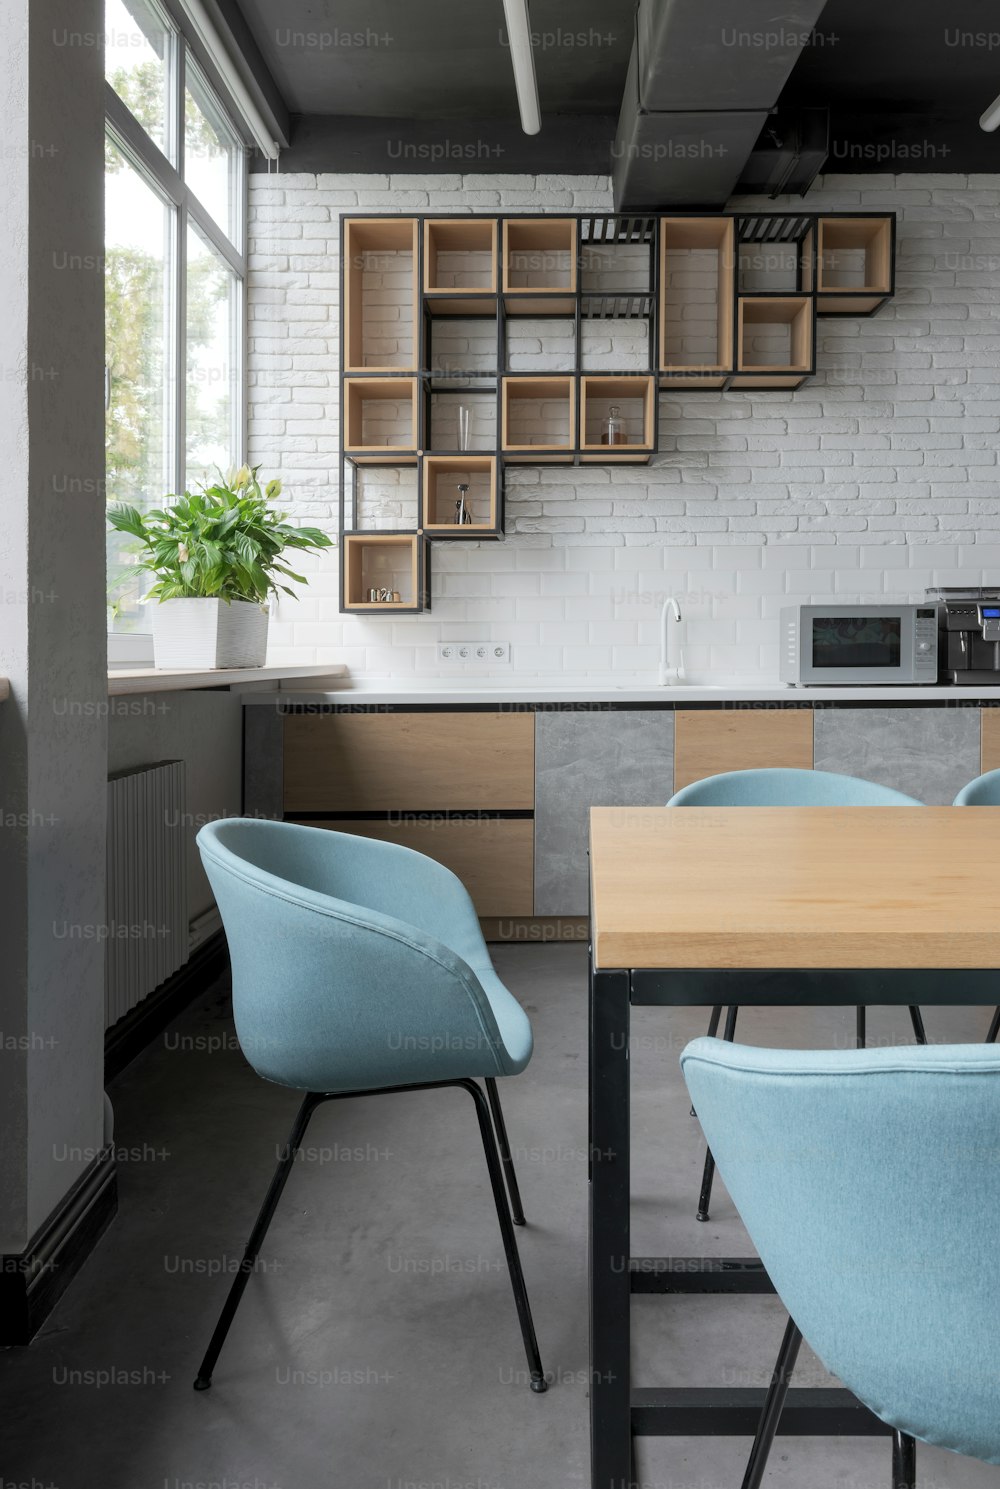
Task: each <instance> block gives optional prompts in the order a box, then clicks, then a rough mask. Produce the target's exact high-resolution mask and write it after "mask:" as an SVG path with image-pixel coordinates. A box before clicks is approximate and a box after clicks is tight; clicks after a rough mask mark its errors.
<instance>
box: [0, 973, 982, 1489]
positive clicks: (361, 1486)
mask: <svg viewBox="0 0 1000 1489" xmlns="http://www.w3.org/2000/svg"><path fill="white" fill-rule="evenodd" d="M495 960H496V965H497V968H498V970H499V972H500V974H501V976H503V977H504V979H505V980H506V981H507V982H508V984H509V986H510V987H511V988H512V990H513V991H514V992H515V993H516V994H517V996H518V997H519V998H520V1000H521V1002H522V1003H523V1004H524V1006H525V1008H526V1009H528V1011H529V1012H530V1014H531V1017H532V1021H533V1023H534V1027H535V1038H536V1054H535V1058H534V1060H533V1062H532V1064H531V1066H530V1067H529V1070H528V1071H527V1072H526V1074H525V1075H523V1076H521V1077H520V1078H518V1079H517V1080H514V1081H509V1082H504V1083H501V1092H502V1097H503V1100H504V1103H505V1108H506V1114H507V1123H508V1128H509V1131H510V1136H511V1142H512V1145H513V1147H514V1150H515V1161H516V1163H517V1165H518V1172H519V1176H520V1181H521V1189H522V1193H523V1196H524V1203H525V1210H526V1212H527V1215H528V1222H529V1224H528V1227H527V1229H526V1230H524V1231H522V1232H521V1233H520V1242H521V1254H522V1257H523V1260H524V1267H525V1272H526V1276H527V1282H528V1288H529V1291H530V1294H531V1300H532V1304H533V1307H534V1312H535V1321H536V1326H537V1330H538V1336H539V1342H540V1345H541V1351H542V1358H543V1361H544V1364H545V1366H546V1369H547V1370H548V1371H549V1372H551V1374H552V1375H553V1377H554V1379H553V1384H552V1388H551V1389H550V1390H549V1392H548V1393H547V1394H546V1395H544V1396H535V1395H533V1394H532V1393H531V1392H530V1391H529V1390H528V1389H527V1386H526V1384H525V1381H524V1356H523V1352H522V1349H521V1341H520V1336H519V1333H518V1329H517V1322H516V1317H515V1313H514V1307H513V1302H512V1299H511V1294H510V1288H509V1285H508V1281H507V1276H506V1273H505V1270H504V1266H503V1257H502V1251H501V1248H500V1242H499V1234H498V1230H497V1224H496V1217H495V1213H494V1211H493V1207H492V1200H491V1197H490V1193H489V1188H488V1181H487V1178H486V1173H485V1169H484V1165H483V1160H482V1151H481V1148H480V1147H479V1137H478V1130H477V1127H476V1122H475V1117H474V1113H473V1109H472V1104H471V1102H470V1101H469V1099H468V1097H467V1096H465V1095H464V1094H462V1093H460V1092H440V1093H424V1094H420V1095H413V1096H394V1097H382V1098H377V1099H374V1098H370V1099H369V1098H366V1099H363V1100H358V1101H353V1102H348V1103H344V1104H342V1105H338V1106H329V1107H325V1108H321V1110H320V1111H319V1113H318V1114H317V1116H316V1117H315V1118H314V1121H313V1125H312V1128H311V1130H310V1133H309V1136H308V1139H307V1141H308V1144H309V1148H308V1152H307V1154H306V1156H305V1158H304V1159H303V1161H302V1162H301V1163H300V1165H299V1166H298V1167H297V1169H296V1171H295V1172H294V1173H293V1175H292V1177H291V1180H290V1182H289V1185H288V1188H287V1189H286V1191H285V1197H284V1199H283V1201H282V1205H281V1207H280V1209H279V1211H278V1214H277V1217H276V1219H275V1221H274V1224H273V1225H272V1228H271V1232H270V1235H269V1237H268V1241H267V1244H266V1248H265V1252H264V1255H263V1256H262V1258H261V1263H260V1266H259V1273H258V1275H256V1276H254V1277H253V1278H252V1279H251V1281H250V1285H249V1287H248V1290H247V1294H246V1297H245V1299H244V1302H243V1305H242V1308H241V1311H240V1313H239V1315H238V1317H237V1320H236V1323H235V1325H234V1327H233V1330H232V1333H231V1334H230V1337H229V1341H228V1343H227V1346H226V1349H225V1351H224V1352H223V1355H222V1358H221V1360H220V1362H219V1366H218V1368H217V1371H216V1375H215V1384H214V1386H213V1389H212V1390H211V1391H210V1392H208V1393H207V1394H203V1395H199V1394H196V1393H195V1392H194V1391H192V1389H191V1381H192V1378H193V1376H194V1373H195V1368H196V1366H197V1363H198V1361H199V1358H200V1355H201V1352H202V1350H203V1348H204V1346H205V1344H206V1342H207V1339H208V1336H209V1334H210V1332H211V1329H212V1326H213V1324H214V1322H215V1318H216V1315H217V1313H218V1309H219V1307H220V1305H221V1302H222V1298H223V1296H224V1293H225V1290H226V1287H227V1282H228V1278H227V1277H225V1276H223V1275H221V1271H220V1269H221V1268H224V1267H232V1266H235V1265H236V1263H237V1262H238V1259H239V1256H240V1254H241V1249H242V1245H243V1242H244V1239H245V1237H246V1234H247V1231H248V1229H249V1226H250V1224H251V1222H252V1219H253V1216H254V1214H255V1213H256V1210H257V1207H258V1205H259V1202H260V1200H261V1198H262V1196H263V1193H264V1190H265V1188H266V1185H267V1182H268V1178H269V1176H270V1173H271V1170H272V1168H273V1165H274V1162H275V1157H276V1149H277V1147H279V1146H280V1145H281V1144H282V1143H283V1142H284V1139H285V1137H286V1134H287V1131H288V1128H289V1126H290V1123H291V1120H292V1116H293V1114H294V1111H295V1108H296V1105H297V1098H296V1096H295V1094H294V1093H293V1092H290V1091H285V1090H283V1089H281V1088H279V1087H276V1086H269V1085H267V1084H265V1082H263V1081H261V1080H259V1079H258V1078H257V1077H256V1076H255V1075H254V1074H253V1073H252V1072H251V1071H250V1069H249V1068H248V1067H247V1065H246V1064H245V1062H244V1061H243V1058H242V1056H241V1055H240V1053H239V1051H238V1049H237V1048H236V1045H235V1040H234V1037H233V1033H232V1025H231V1022H230V1018H229V1014H228V1007H227V998H226V993H225V989H224V988H221V987H220V988H218V989H216V990H214V991H213V992H212V993H211V994H210V995H209V996H207V997H206V998H205V999H203V1000H202V1001H201V1003H200V1004H198V1005H196V1006H195V1007H193V1008H192V1009H190V1010H189V1011H188V1013H187V1014H186V1015H185V1016H184V1017H183V1018H181V1019H180V1020H179V1021H178V1023H177V1024H176V1025H175V1026H174V1027H173V1028H172V1029H171V1030H170V1031H169V1032H168V1033H167V1034H166V1035H165V1036H164V1037H163V1039H162V1040H161V1041H159V1042H158V1043H157V1044H156V1045H155V1046H153V1047H151V1048H150V1049H149V1050H147V1051H146V1052H145V1053H144V1054H143V1055H142V1056H141V1057H140V1058H139V1059H138V1060H136V1061H135V1062H134V1064H133V1065H132V1066H131V1067H130V1068H129V1069H128V1070H127V1071H126V1072H125V1074H124V1075H123V1076H122V1077H121V1078H120V1079H119V1080H118V1081H117V1082H116V1083H115V1085H114V1087H113V1089H112V1092H111V1095H112V1099H113V1101H114V1105H115V1111H116V1118H117V1133H116V1142H117V1143H118V1145H119V1147H120V1148H121V1150H122V1151H121V1155H120V1156H121V1164H120V1186H121V1191H120V1192H121V1208H120V1214H119V1216H118V1219H117V1220H116V1222H115V1224H114V1225H113V1226H112V1228H111V1230H110V1231H109V1232H108V1234H107V1235H106V1237H105V1239H104V1240H103V1242H102V1244H101V1246H100V1248H99V1250H98V1252H97V1253H96V1254H95V1256H94V1257H93V1258H92V1259H91V1261H90V1262H89V1263H88V1265H87V1267H86V1268H85V1270H84V1271H83V1272H82V1273H81V1275H80V1276H79V1278H78V1279H77V1280H76V1282H75V1283H74V1285H73V1287H72V1288H71V1289H70V1291H69V1293H68V1295H67V1296H66V1297H65V1298H64V1299H63V1301H62V1303H61V1305H60V1307H59V1308H58V1309H57V1311H56V1312H55V1313H54V1314H53V1315H52V1317H51V1318H50V1319H49V1321H48V1323H47V1324H46V1326H45V1328H44V1329H43V1330H42V1332H41V1334H40V1335H39V1336H38V1338H37V1339H36V1340H35V1342H34V1343H33V1344H32V1345H31V1346H30V1348H27V1349H8V1350H6V1351H2V1352H0V1401H2V1427H0V1485H2V1486H3V1489H8V1486H12V1485H16V1484H21V1483H27V1484H30V1485H32V1489H34V1486H35V1485H37V1486H39V1489H41V1486H46V1489H91V1486H93V1489H98V1486H101V1489H143V1486H149V1489H190V1486H199V1489H209V1486H211V1489H324V1486H331V1489H564V1486H565V1489H572V1486H585V1485H586V1484H587V1481H588V1452H587V1308H586V1238H585V1228H584V1227H585V1214H586V1198H587V1186H586V1151H585V1145H586V1092H587V1070H586V966H585V954H584V951H583V949H582V948H581V947H579V946H553V947H543V946H521V947H506V948H497V950H496V955H495ZM927 1022H928V1029H929V1032H930V1035H931V1037H932V1038H933V1039H939V1040H940V1039H949V1040H951V1039H955V1040H975V1039H981V1038H982V1037H983V1034H984V1032H985V1028H986V1023H987V1015H986V1013H985V1012H984V1011H983V1010H962V1009H958V1010H954V1011H952V1012H949V1013H948V1014H947V1015H945V1014H942V1013H939V1012H937V1011H935V1010H930V1011H928V1013H927ZM705 1023H706V1015H705V1012H704V1011H703V1010H689V1011H685V1010H678V1011H669V1012H668V1011H658V1010H651V1009H643V1010H638V1011H637V1015H636V1018H635V1023H634V1030H633V1058H634V1080H633V1090H634V1103H633V1130H634V1153H635V1159H634V1177H633V1188H634V1228H633V1247H632V1249H633V1252H634V1253H636V1254H646V1255H655V1254H666V1253H670V1252H675V1253H678V1254H685V1253H686V1254H693V1253H696V1252H699V1251H701V1252H718V1253H733V1254H739V1253H740V1252H741V1251H746V1250H747V1249H748V1242H747V1241H746V1239H745V1236H744V1234H743V1232H742V1228H741V1226H740V1224H739V1222H738V1221H737V1220H736V1218H735V1216H734V1213H733V1209H732V1206H731V1204H730V1202H729V1199H728V1196H727V1195H726V1194H725V1191H724V1190H723V1189H722V1188H721V1186H720V1188H719V1190H718V1193H717V1202H716V1204H715V1207H714V1218H713V1220H712V1222H711V1223H710V1224H708V1225H698V1224H697V1223H696V1222H695V1220H694V1218H693V1216H694V1201H695V1196H696V1193H697V1186H698V1178H699V1173H700V1166H701V1161H702V1152H703V1149H702V1144H701V1141H700V1137H699V1133H698V1127H697V1123H696V1122H695V1121H694V1120H693V1119H692V1118H691V1117H690V1116H689V1115H688V1102H687V1097H686V1095H685V1093H684V1090H683V1088H682V1085H681V1082H680V1077H679V1072H678V1067H677V1056H678V1053H679V1051H680V1050H681V1049H682V1048H683V1046H684V1044H685V1043H686V1042H687V1040H688V1039H689V1038H690V1037H692V1036H693V1035H695V1034H698V1033H702V1032H704V1028H705ZM741 1023H742V1031H741V1032H742V1036H743V1038H744V1039H746V1040H747V1041H748V1042H755V1043H761V1044H772V1045H789V1046H798V1045H845V1046H849V1045H850V1044H851V1042H852V1040H853V1013H852V1012H851V1011H849V1010H831V1011H813V1012H810V1011H798V1010H793V1011H776V1010H748V1011H747V1012H746V1013H745V1014H743V1015H741ZM870 1035H871V1038H872V1040H873V1041H874V1040H881V1041H886V1042H890V1043H891V1042H907V1043H908V1042H909V1041H910V1031H909V1023H908V1020H907V1018H906V1015H905V1011H904V1012H903V1016H902V1018H899V1017H898V1016H897V1015H895V1014H893V1015H889V1014H887V1013H885V1012H882V1011H879V1012H872V1013H871V1014H870ZM633 1316H634V1321H635V1330H634V1333H635V1362H636V1368H637V1379H638V1380H639V1382H640V1383H645V1384H653V1383H657V1382H662V1383H678V1384H681V1383H692V1384H703V1385H710V1384H731V1385H732V1384H757V1383H761V1382H763V1381H764V1380H765V1379H766V1377H767V1375H768V1374H769V1372H770V1369H771V1366H772V1364H773V1360H774V1355H775V1352H776V1350H777V1344H778V1340H779V1337H780V1334H781V1331H782V1328H783V1324H784V1317H783V1314H782V1311H781V1307H780V1304H778V1303H777V1301H776V1300H773V1299H768V1298H761V1299H755V1298H740V1299H735V1300H733V1299H729V1300H727V1299H724V1298H719V1299H714V1298H701V1299H690V1300H688V1301H673V1302H672V1301H670V1300H666V1299H657V1298H645V1299H638V1300H637V1301H636V1303H635V1305H634V1310H633ZM108 1373H111V1374H112V1375H113V1376H114V1383H111V1384H105V1383H103V1382H105V1381H106V1379H107V1375H108ZM797 1379H798V1380H799V1382H800V1383H801V1384H810V1385H813V1384H822V1383H823V1382H824V1381H825V1380H826V1379H827V1377H826V1376H825V1374H824V1372H823V1369H822V1367H821V1366H820V1364H819V1362H818V1361H816V1360H815V1358H814V1357H812V1356H810V1355H808V1353H807V1352H805V1351H804V1352H803V1356H802V1357H801V1359H800V1363H799V1371H798V1374H797ZM747 1448H748V1442H747V1441H746V1440H742V1439H718V1440H697V1439H679V1438H678V1439H672V1440H667V1439H657V1440H645V1441H643V1442H642V1443H641V1444H640V1451H639V1470H640V1475H641V1479H642V1489H727V1486H734V1485H738V1484H739V1482H740V1479H741V1477H742V1471H743V1466H744V1463H745V1459H746V1452H747ZM918 1465H919V1474H920V1477H919V1483H920V1485H921V1489H1000V1469H998V1468H992V1467H989V1466H988V1465H986V1464H981V1463H974V1462H971V1461H968V1460H965V1459H960V1458H957V1457H955V1456H954V1455H952V1454H949V1453H945V1452H940V1451H937V1450H935V1449H932V1448H921V1449H920V1450H919V1452H918ZM766 1483H767V1485H768V1489H793V1486H794V1489H802V1486H809V1489H823V1486H827V1485H829V1486H837V1489H881V1486H883V1485H884V1486H887V1485H888V1483H889V1453H888V1444H887V1442H882V1441H864V1440H860V1441H859V1440H854V1441H852V1440H847V1439H836V1440H818V1439H812V1440H802V1439H792V1438H783V1439H779V1442H778V1446H777V1449H776V1451H775V1453H774V1455H773V1457H772V1461H771V1468H770V1471H769V1475H768V1478H767V1480H766Z"/></svg>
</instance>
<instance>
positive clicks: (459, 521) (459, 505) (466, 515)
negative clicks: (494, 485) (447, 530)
mask: <svg viewBox="0 0 1000 1489" xmlns="http://www.w3.org/2000/svg"><path fill="white" fill-rule="evenodd" d="M468 494H469V483H468V481H459V483H458V501H457V502H456V503H455V526H456V527H471V526H472V513H471V512H470V511H469V508H468V504H467V502H466V498H467V496H468Z"/></svg>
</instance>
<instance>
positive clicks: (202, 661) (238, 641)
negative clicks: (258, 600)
mask: <svg viewBox="0 0 1000 1489" xmlns="http://www.w3.org/2000/svg"><path fill="white" fill-rule="evenodd" d="M150 610H151V611H152V615H153V661H154V665H155V666H156V667H158V668H165V669H169V670H171V671H173V670H175V669H180V670H187V669H189V668H196V667H263V665H264V661H265V659H266V657H267V620H268V614H267V608H266V607H265V606H261V605H254V604H252V603H251V602H250V601H248V600H233V601H232V603H231V604H229V605H227V604H226V602H225V601H224V600H164V601H163V602H162V604H159V605H151V606H150Z"/></svg>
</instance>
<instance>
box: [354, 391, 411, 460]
mask: <svg viewBox="0 0 1000 1489" xmlns="http://www.w3.org/2000/svg"><path fill="white" fill-rule="evenodd" d="M419 443H420V385H419V383H418V381H417V379H416V378H415V377H349V378H347V379H346V380H345V382H344V450H345V452H346V453H347V454H348V455H350V456H351V458H352V459H354V460H368V461H374V462H378V461H380V460H381V461H385V460H387V459H391V458H392V457H404V456H409V457H410V458H413V459H415V458H416V453H417V446H418V445H419Z"/></svg>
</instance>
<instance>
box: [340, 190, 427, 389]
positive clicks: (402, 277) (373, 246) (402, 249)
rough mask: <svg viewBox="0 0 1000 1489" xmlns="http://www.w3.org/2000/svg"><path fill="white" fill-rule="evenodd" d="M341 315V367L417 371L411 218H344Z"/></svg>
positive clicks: (414, 239) (416, 298)
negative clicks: (342, 357) (342, 362)
mask: <svg viewBox="0 0 1000 1489" xmlns="http://www.w3.org/2000/svg"><path fill="white" fill-rule="evenodd" d="M343 316H344V371H345V372H415V371H416V370H417V360H418V356H419V346H420V334H419V331H420V297H419V295H418V294H417V219H416V218H414V217H369V218H365V217H350V218H347V220H346V221H345V223H344V305H343Z"/></svg>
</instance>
